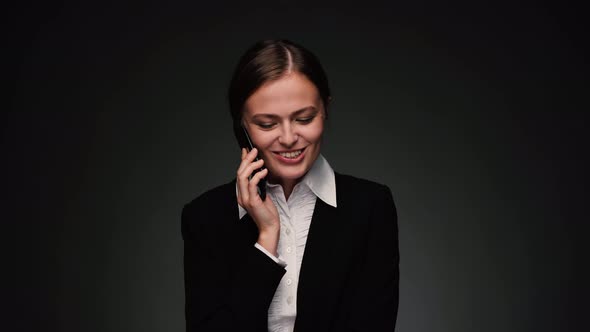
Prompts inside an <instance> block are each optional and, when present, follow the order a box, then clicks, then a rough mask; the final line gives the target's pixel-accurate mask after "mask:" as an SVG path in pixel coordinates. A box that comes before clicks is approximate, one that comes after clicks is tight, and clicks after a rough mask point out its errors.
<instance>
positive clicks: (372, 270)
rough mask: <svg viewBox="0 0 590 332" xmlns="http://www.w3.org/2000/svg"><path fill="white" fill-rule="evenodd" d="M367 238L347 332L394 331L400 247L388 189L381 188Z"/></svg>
mask: <svg viewBox="0 0 590 332" xmlns="http://www.w3.org/2000/svg"><path fill="white" fill-rule="evenodd" d="M368 234H369V236H368V239H367V252H366V256H365V261H364V264H363V266H362V268H361V271H360V277H359V279H358V280H359V282H358V283H357V284H356V289H355V290H354V296H353V299H354V300H353V302H352V303H353V309H352V310H351V316H350V320H349V324H348V331H350V332H352V331H355V332H361V331H367V332H368V331H371V332H381V331H394V330H395V324H396V320H397V310H398V302H399V246H398V226H397V212H396V208H395V205H394V202H393V196H392V194H391V190H390V189H389V187H387V186H384V185H380V187H379V192H378V194H377V196H376V199H375V202H374V207H373V211H372V213H371V216H370V218H369V228H368Z"/></svg>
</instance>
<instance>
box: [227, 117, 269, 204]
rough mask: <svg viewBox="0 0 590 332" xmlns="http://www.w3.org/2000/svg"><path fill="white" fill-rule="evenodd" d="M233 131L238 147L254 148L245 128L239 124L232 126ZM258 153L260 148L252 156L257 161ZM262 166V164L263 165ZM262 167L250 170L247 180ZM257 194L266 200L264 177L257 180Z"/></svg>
mask: <svg viewBox="0 0 590 332" xmlns="http://www.w3.org/2000/svg"><path fill="white" fill-rule="evenodd" d="M234 133H235V134H236V137H237V138H238V142H239V143H240V148H246V150H248V152H250V151H252V149H253V148H254V145H253V144H252V140H251V139H250V135H248V131H247V130H246V128H245V127H244V126H242V125H240V126H239V127H234ZM259 155H260V149H258V154H257V155H256V157H255V158H254V161H258V160H260V158H259V157H258V156H259ZM263 167H264V166H263ZM263 169H264V168H259V169H256V170H254V172H252V174H251V175H250V177H249V178H248V179H249V180H250V179H252V176H254V174H256V173H258V172H260V171H262V170H263ZM268 174H269V173H268V172H267V173H266V176H265V177H267V176H268ZM258 195H260V198H262V200H263V201H264V200H266V179H264V178H262V179H260V181H258Z"/></svg>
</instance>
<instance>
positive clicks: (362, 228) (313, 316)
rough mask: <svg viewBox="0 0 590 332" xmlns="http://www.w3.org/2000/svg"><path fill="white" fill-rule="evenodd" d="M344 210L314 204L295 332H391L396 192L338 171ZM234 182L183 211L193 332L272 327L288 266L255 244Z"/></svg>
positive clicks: (394, 301) (395, 302)
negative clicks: (241, 214)
mask: <svg viewBox="0 0 590 332" xmlns="http://www.w3.org/2000/svg"><path fill="white" fill-rule="evenodd" d="M335 177H336V200H337V208H334V207H332V206H330V205H328V204H326V203H324V202H323V201H322V200H321V199H319V198H318V199H317V200H316V205H315V209H314V212H313V216H312V222H311V226H310V229H309V234H308V238H307V243H306V246H305V252H304V255H303V262H302V264H301V271H300V275H299V286H298V290H297V317H296V320H295V331H298V332H305V331H322V332H324V331H339V332H343V331H371V332H379V331H393V330H394V327H395V323H396V317H397V308H398V287H399V249H398V230H397V214H396V209H395V206H394V203H393V197H392V194H391V190H390V189H389V188H388V187H387V186H385V185H382V184H378V183H376V182H372V181H369V180H364V179H360V178H356V177H353V176H350V175H344V174H340V173H338V172H335ZM235 185H236V180H235V179H234V180H232V181H231V182H229V183H226V184H224V185H221V186H218V187H216V188H213V189H211V190H209V191H207V192H205V193H203V194H202V195H200V196H199V197H197V198H196V199H194V200H193V201H192V202H190V203H188V204H186V205H185V206H184V209H183V210H182V236H183V239H184V278H185V280H184V281H185V296H186V298H185V299H186V305H185V315H186V328H187V331H191V332H193V331H267V329H268V328H267V319H268V316H267V314H268V307H269V305H270V303H271V300H272V298H273V295H274V293H275V290H276V288H277V286H278V284H279V282H280V280H281V278H282V277H283V275H284V274H285V272H286V270H285V268H283V267H281V266H280V265H278V264H277V263H275V262H274V261H273V260H272V259H270V258H269V257H268V256H266V255H265V254H264V253H263V252H261V251H260V250H258V249H257V248H255V247H254V244H255V243H256V240H257V239H258V229H257V227H256V224H255V223H254V221H253V220H252V219H251V217H250V216H249V215H248V214H246V215H245V216H244V217H243V218H246V219H245V220H244V219H242V220H240V219H239V209H238V206H237V198H236V187H235Z"/></svg>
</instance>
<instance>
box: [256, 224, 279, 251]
mask: <svg viewBox="0 0 590 332" xmlns="http://www.w3.org/2000/svg"><path fill="white" fill-rule="evenodd" d="M279 231H280V227H276V228H271V229H265V230H264V231H261V232H260V233H259V234H258V241H257V242H258V244H260V245H261V246H262V247H264V249H266V250H267V251H268V252H270V253H271V254H273V255H274V256H275V257H278V252H277V248H278V245H279V234H280V233H279Z"/></svg>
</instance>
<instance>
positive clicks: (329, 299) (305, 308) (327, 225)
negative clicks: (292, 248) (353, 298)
mask: <svg viewBox="0 0 590 332" xmlns="http://www.w3.org/2000/svg"><path fill="white" fill-rule="evenodd" d="M336 176H337V177H336V179H338V175H336ZM336 182H337V183H338V181H336ZM336 198H337V200H338V202H337V205H338V208H335V207H333V206H331V205H328V204H326V203H325V202H324V201H322V200H321V199H319V198H318V199H317V200H316V203H315V208H314V211H313V215H312V222H311V225H310V228H309V233H308V235H307V242H306V245H305V251H304V254H303V261H302V263H301V270H300V272H299V285H298V289H297V317H296V321H295V326H296V328H297V330H299V331H322V330H324V329H323V328H322V327H324V328H327V327H328V326H323V325H327V324H329V323H330V319H329V318H330V317H331V316H332V315H331V312H330V311H329V310H330V309H331V308H335V307H336V304H337V303H335V302H336V301H338V298H339V296H338V295H339V290H340V284H339V281H338V279H339V278H338V275H339V273H338V272H339V270H340V269H342V268H343V267H342V264H341V262H340V261H339V260H338V258H339V257H340V258H342V257H343V255H342V250H341V249H342V247H341V246H343V245H345V244H344V243H342V240H344V241H346V237H350V234H348V235H345V234H342V232H346V231H345V230H343V228H342V227H341V226H342V222H343V217H344V215H343V212H342V210H343V209H342V206H343V204H342V202H341V198H342V196H341V195H340V192H338V193H337V195H336ZM343 235H344V236H343ZM344 256H346V255H344Z"/></svg>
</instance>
